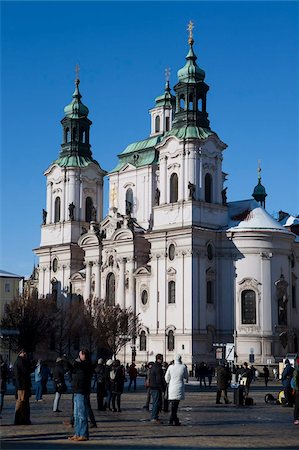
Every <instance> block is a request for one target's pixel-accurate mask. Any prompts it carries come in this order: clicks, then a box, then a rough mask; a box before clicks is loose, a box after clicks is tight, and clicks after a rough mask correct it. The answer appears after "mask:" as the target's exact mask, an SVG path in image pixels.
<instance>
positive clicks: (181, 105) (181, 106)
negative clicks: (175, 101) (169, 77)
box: [180, 94, 185, 109]
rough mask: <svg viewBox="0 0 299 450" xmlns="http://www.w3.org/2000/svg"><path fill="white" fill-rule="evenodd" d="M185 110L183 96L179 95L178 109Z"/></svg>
mask: <svg viewBox="0 0 299 450" xmlns="http://www.w3.org/2000/svg"><path fill="white" fill-rule="evenodd" d="M184 108H185V97H184V95H183V94H181V95H180V109H184Z"/></svg>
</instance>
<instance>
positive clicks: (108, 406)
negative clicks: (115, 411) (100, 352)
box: [104, 359, 113, 411]
mask: <svg viewBox="0 0 299 450" xmlns="http://www.w3.org/2000/svg"><path fill="white" fill-rule="evenodd" d="M112 364H113V361H112V359H108V361H107V362H106V369H105V397H104V408H105V409H106V410H108V411H112V409H111V397H112V392H111V379H110V372H111V370H112Z"/></svg>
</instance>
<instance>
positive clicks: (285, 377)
mask: <svg viewBox="0 0 299 450" xmlns="http://www.w3.org/2000/svg"><path fill="white" fill-rule="evenodd" d="M293 372H294V368H293V367H292V366H291V364H290V363H287V364H286V366H285V368H284V369H283V372H282V375H281V381H282V385H283V386H284V387H290V386H291V379H292V377H293Z"/></svg>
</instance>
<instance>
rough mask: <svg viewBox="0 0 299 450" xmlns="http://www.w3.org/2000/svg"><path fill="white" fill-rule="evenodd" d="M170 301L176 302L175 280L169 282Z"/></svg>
mask: <svg viewBox="0 0 299 450" xmlns="http://www.w3.org/2000/svg"><path fill="white" fill-rule="evenodd" d="M168 303H175V281H173V280H171V281H169V283H168Z"/></svg>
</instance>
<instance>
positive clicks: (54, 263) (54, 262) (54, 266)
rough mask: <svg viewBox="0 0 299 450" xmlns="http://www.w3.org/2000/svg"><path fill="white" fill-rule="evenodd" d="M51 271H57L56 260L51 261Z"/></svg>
mask: <svg viewBox="0 0 299 450" xmlns="http://www.w3.org/2000/svg"><path fill="white" fill-rule="evenodd" d="M52 269H53V272H57V269H58V260H57V258H54V259H53V263H52Z"/></svg>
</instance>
